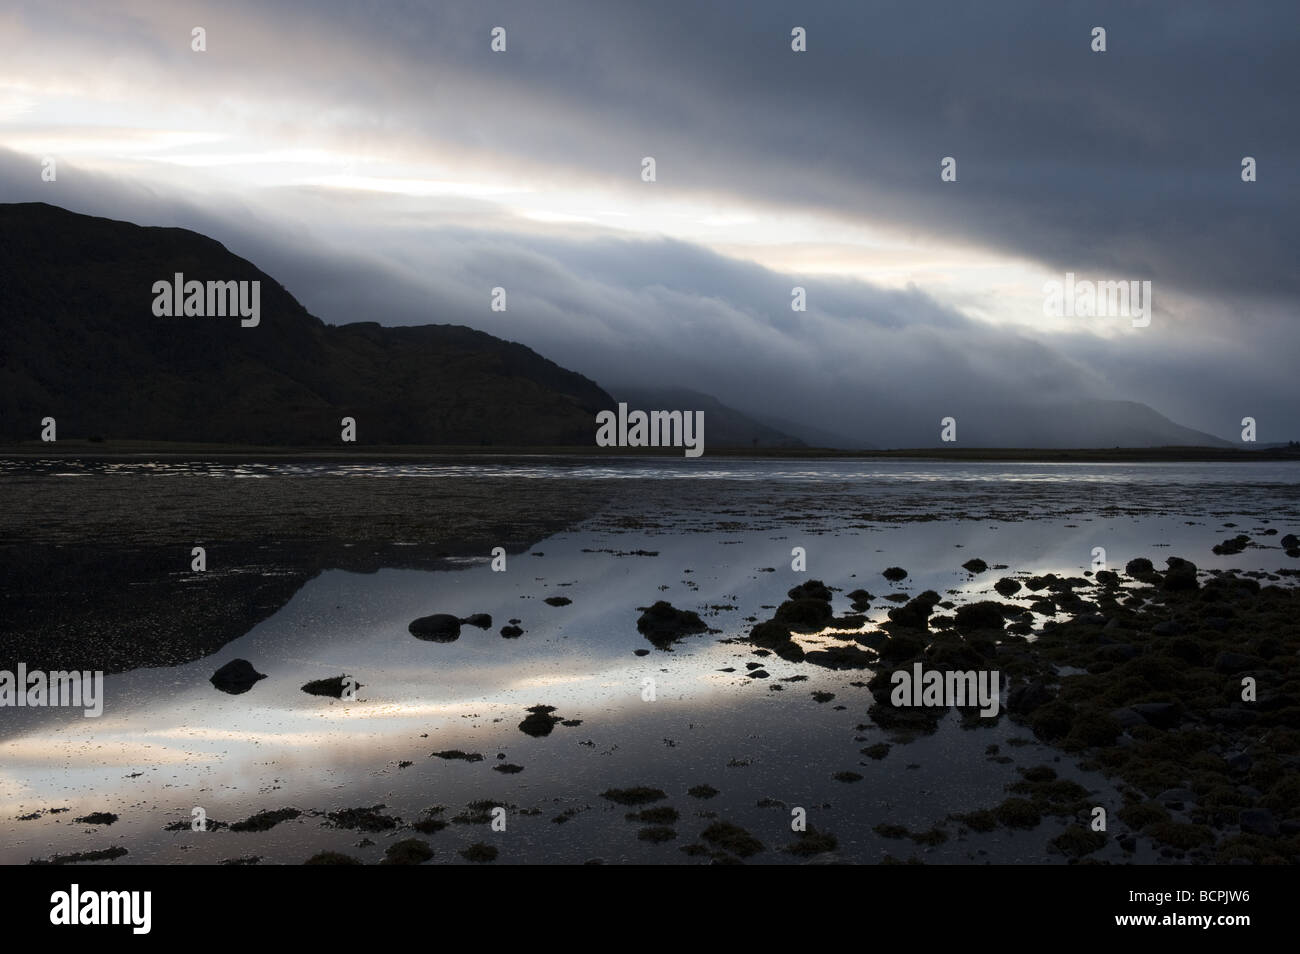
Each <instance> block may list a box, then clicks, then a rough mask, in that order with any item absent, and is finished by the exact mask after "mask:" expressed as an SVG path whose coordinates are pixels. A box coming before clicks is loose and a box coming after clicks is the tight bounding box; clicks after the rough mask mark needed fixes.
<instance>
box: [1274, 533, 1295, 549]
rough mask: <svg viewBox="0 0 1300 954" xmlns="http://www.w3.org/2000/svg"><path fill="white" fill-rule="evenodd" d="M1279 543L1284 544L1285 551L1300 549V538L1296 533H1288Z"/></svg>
mask: <svg viewBox="0 0 1300 954" xmlns="http://www.w3.org/2000/svg"><path fill="white" fill-rule="evenodd" d="M1278 542H1279V543H1281V544H1282V549H1283V550H1294V549H1296V548H1297V547H1300V537H1297V536H1296V535H1295V534H1294V533H1288V534H1287V535H1286V536H1285V537H1283V538H1282V539H1281V540H1279V541H1278Z"/></svg>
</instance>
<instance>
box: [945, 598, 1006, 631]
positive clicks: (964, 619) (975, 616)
mask: <svg viewBox="0 0 1300 954" xmlns="http://www.w3.org/2000/svg"><path fill="white" fill-rule="evenodd" d="M956 616H957V628H958V629H959V630H961V631H962V632H975V631H978V630H982V629H997V630H1000V629H1002V628H1003V626H1004V624H1005V622H1006V616H1005V608H1004V607H1003V604H1001V603H999V602H997V601H995V600H979V601H977V602H975V603H967V604H966V605H964V606H959V607H957V613H956Z"/></svg>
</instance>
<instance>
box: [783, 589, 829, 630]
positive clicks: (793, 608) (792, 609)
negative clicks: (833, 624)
mask: <svg viewBox="0 0 1300 954" xmlns="http://www.w3.org/2000/svg"><path fill="white" fill-rule="evenodd" d="M791 592H794V591H793V590H792V591H791ZM833 615H834V614H833V613H832V612H831V604H830V603H824V602H822V601H821V600H786V601H785V602H784V603H782V604H781V605H780V606H778V607H777V608H776V613H775V615H773V617H772V618H773V619H774V620H775V621H776V622H778V623H783V624H785V625H786V626H791V627H799V628H802V629H821V628H822V626H823V625H824V624H825V623H826V621H827V620H829V619H830V618H831V616H833Z"/></svg>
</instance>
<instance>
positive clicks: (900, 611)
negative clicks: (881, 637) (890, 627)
mask: <svg viewBox="0 0 1300 954" xmlns="http://www.w3.org/2000/svg"><path fill="white" fill-rule="evenodd" d="M939 598H940V597H939V594H938V593H936V592H935V591H934V590H926V591H925V592H924V593H922V594H920V595H919V596H917V597H915V598H914V599H911V600H909V601H908V602H907V604H906V605H904V606H896V607H894V608H893V609H891V610H890V611H889V620H890V622H892V623H895V624H897V625H898V626H903V627H907V628H910V629H925V628H926V623H927V621H928V620H929V619H930V613H931V612H933V611H934V608H935V606H936V605H938V602H939Z"/></svg>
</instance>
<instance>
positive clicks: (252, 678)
mask: <svg viewBox="0 0 1300 954" xmlns="http://www.w3.org/2000/svg"><path fill="white" fill-rule="evenodd" d="M265 678H266V674H265V673H260V672H258V671H257V670H256V669H254V668H253V664H252V663H250V662H249V661H248V660H247V659H232V660H231V661H230V662H228V663H226V664H225V665H224V666H222V667H221V668H220V669H218V670H217V671H216V672H214V673H213V674H212V678H211V679H210V680H209V681H210V682H211V683H212V684H213V685H214V686H216V687H217V688H218V689H220V690H221V691H222V692H228V693H230V695H232V696H237V695H239V694H240V693H241V692H247V691H248V690H249V689H252V688H253V686H254V684H256V683H257V681H258V680H259V679H265Z"/></svg>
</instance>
